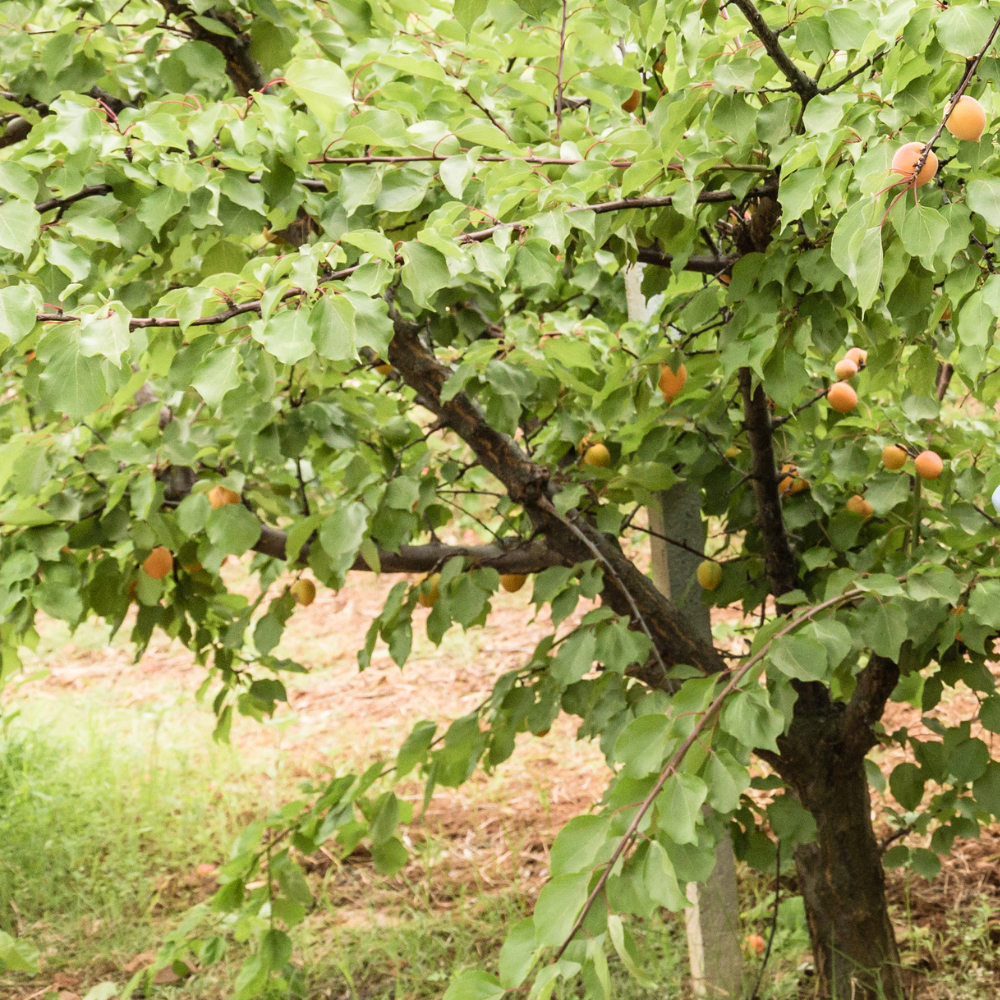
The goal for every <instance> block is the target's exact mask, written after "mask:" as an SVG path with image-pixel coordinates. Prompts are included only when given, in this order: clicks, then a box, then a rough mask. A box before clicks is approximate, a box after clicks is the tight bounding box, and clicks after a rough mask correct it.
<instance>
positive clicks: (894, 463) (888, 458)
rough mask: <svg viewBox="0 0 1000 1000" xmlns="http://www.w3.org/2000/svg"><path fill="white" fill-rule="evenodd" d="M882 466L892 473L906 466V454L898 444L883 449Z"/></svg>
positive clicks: (888, 445)
mask: <svg viewBox="0 0 1000 1000" xmlns="http://www.w3.org/2000/svg"><path fill="white" fill-rule="evenodd" d="M882 464H883V465H884V466H885V467H886V468H887V469H888V470H889V471H890V472H895V471H896V470H897V469H901V468H902V467H903V466H904V465H906V452H905V451H903V449H902V448H900V447H899V445H898V444H887V445H886V446H885V447H884V448H883V449H882Z"/></svg>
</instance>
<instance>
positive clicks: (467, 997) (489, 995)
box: [444, 971, 505, 1000]
mask: <svg viewBox="0 0 1000 1000" xmlns="http://www.w3.org/2000/svg"><path fill="white" fill-rule="evenodd" d="M504 992H505V991H504V988H503V987H502V986H501V985H500V981H499V980H498V979H497V978H496V976H491V975H490V974H489V973H488V972H478V971H476V972H462V973H459V975H457V976H456V977H455V978H454V979H453V980H452V981H451V983H450V984H449V985H448V989H446V990H445V991H444V1000H495V998H496V997H502V996H503V995H504Z"/></svg>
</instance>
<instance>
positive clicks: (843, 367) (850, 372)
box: [833, 358, 858, 380]
mask: <svg viewBox="0 0 1000 1000" xmlns="http://www.w3.org/2000/svg"><path fill="white" fill-rule="evenodd" d="M833 374H834V375H836V376H837V378H839V379H842V380H845V379H849V378H854V376H855V375H857V374H858V366H857V365H856V364H855V363H854V362H853V361H852V360H851V359H850V358H841V359H840V360H839V361H838V362H837V364H836V365H835V366H834V369H833Z"/></svg>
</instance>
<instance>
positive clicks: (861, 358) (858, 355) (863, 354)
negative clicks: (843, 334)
mask: <svg viewBox="0 0 1000 1000" xmlns="http://www.w3.org/2000/svg"><path fill="white" fill-rule="evenodd" d="M844 360H846V361H853V362H854V363H855V364H856V365H857V366H858V368H859V369H861V368H864V366H865V363H866V362H867V361H868V352H867V351H865V350H862V348H860V347H852V348H851V349H850V350H849V351H848V352H847V353H846V354H845V355H844Z"/></svg>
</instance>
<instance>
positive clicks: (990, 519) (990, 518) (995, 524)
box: [972, 504, 1000, 528]
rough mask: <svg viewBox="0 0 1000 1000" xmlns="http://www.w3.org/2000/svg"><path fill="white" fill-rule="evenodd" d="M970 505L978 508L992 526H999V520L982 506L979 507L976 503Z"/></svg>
mask: <svg viewBox="0 0 1000 1000" xmlns="http://www.w3.org/2000/svg"><path fill="white" fill-rule="evenodd" d="M972 506H973V507H975V508H976V510H978V511H979V513H980V514H982V515H983V517H985V518H986V520H987V521H989V522H990V524H992V525H993V527H994V528H1000V521H998V520H997V519H996V518H995V517H990V515H989V514H987V513H986V511H985V510H983V508H982V507H980V506H979V505H978V504H973V505H972Z"/></svg>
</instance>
